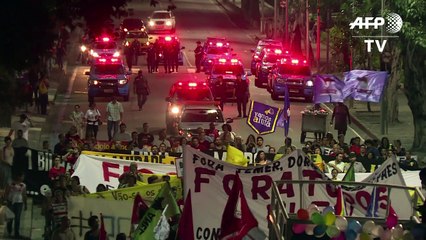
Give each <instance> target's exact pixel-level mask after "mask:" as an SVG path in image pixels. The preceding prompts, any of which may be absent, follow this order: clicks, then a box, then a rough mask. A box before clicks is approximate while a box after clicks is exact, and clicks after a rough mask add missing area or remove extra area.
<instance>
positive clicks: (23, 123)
mask: <svg viewBox="0 0 426 240" xmlns="http://www.w3.org/2000/svg"><path fill="white" fill-rule="evenodd" d="M32 126H33V123H32V122H31V119H30V118H29V117H28V116H27V115H26V114H21V115H20V116H19V121H16V122H14V123H13V124H12V128H11V129H10V131H9V135H8V136H9V137H11V136H12V134H13V133H15V135H14V136H15V137H14V138H16V137H17V132H18V130H22V133H23V138H25V140H27V141H28V132H29V130H30V127H32Z"/></svg>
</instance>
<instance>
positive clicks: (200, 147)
mask: <svg viewBox="0 0 426 240" xmlns="http://www.w3.org/2000/svg"><path fill="white" fill-rule="evenodd" d="M191 147H193V148H195V149H198V150H200V151H206V150H208V149H207V148H205V146H204V145H201V144H200V139H199V138H198V137H192V139H191Z"/></svg>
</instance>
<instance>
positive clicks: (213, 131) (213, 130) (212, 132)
mask: <svg viewBox="0 0 426 240" xmlns="http://www.w3.org/2000/svg"><path fill="white" fill-rule="evenodd" d="M206 135H207V136H209V137H210V138H211V139H212V140H213V141H214V139H216V138H218V137H219V130H217V129H216V125H215V123H214V122H211V123H210V125H209V129H207V130H206ZM213 141H212V142H213Z"/></svg>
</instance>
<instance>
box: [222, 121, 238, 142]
mask: <svg viewBox="0 0 426 240" xmlns="http://www.w3.org/2000/svg"><path fill="white" fill-rule="evenodd" d="M219 139H220V140H221V141H222V143H223V144H224V145H225V146H228V145H229V144H231V143H234V139H235V133H234V132H232V127H231V125H229V124H227V123H226V124H223V125H222V133H221V134H220V135H219Z"/></svg>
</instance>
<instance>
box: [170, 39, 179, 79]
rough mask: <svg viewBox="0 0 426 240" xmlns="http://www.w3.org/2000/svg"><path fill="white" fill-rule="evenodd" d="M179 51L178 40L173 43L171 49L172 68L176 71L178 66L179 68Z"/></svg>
mask: <svg viewBox="0 0 426 240" xmlns="http://www.w3.org/2000/svg"><path fill="white" fill-rule="evenodd" d="M179 52H180V46H179V42H178V41H175V42H174V44H173V51H172V56H173V59H172V66H173V68H174V71H176V72H178V68H179Z"/></svg>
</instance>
